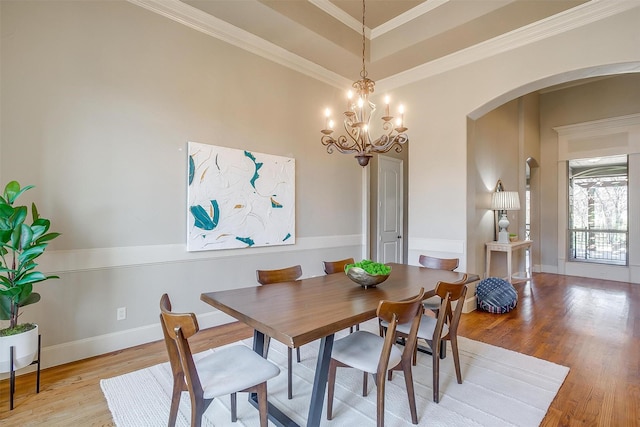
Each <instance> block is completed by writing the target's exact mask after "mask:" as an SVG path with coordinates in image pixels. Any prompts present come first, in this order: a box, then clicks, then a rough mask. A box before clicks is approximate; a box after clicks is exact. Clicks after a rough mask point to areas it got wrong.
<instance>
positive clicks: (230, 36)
mask: <svg viewBox="0 0 640 427" xmlns="http://www.w3.org/2000/svg"><path fill="white" fill-rule="evenodd" d="M128 1H129V2H130V3H132V4H135V5H138V6H140V7H143V8H145V9H147V10H150V11H153V12H155V13H158V14H160V15H162V16H165V17H167V18H169V19H172V20H174V21H176V22H179V23H182V24H184V25H187V26H189V27H191V28H193V29H195V30H197V31H201V32H203V33H205V34H207V35H210V36H212V37H215V38H217V39H219V40H222V41H225V42H227V43H229V44H232V45H234V46H237V47H239V48H241V49H244V50H246V51H248V52H251V53H254V54H256V55H258V56H261V57H263V58H266V59H268V60H270V61H273V62H276V63H278V64H280V65H283V66H285V67H288V68H291V69H293V70H295V71H298V72H301V73H303V74H305V75H308V76H309V77H312V78H314V79H316V80H319V81H322V82H324V83H326V84H329V85H331V86H334V87H336V88H344V87H349V86H350V85H351V83H352V82H351V80H350V79H348V78H346V77H343V76H341V75H339V74H337V73H335V72H333V71H330V70H328V69H326V68H324V67H322V66H320V65H318V64H316V63H313V62H311V61H309V60H307V59H304V58H302V57H300V56H298V55H296V54H294V53H291V52H289V51H287V50H285V49H283V48H281V47H279V46H277V45H275V44H273V43H271V42H268V41H266V40H264V39H261V38H260V37H257V36H255V35H253V34H251V33H249V32H247V31H245V30H242V29H240V28H238V27H236V26H234V25H231V24H229V23H228V22H225V21H223V20H221V19H219V18H216V17H214V16H211V15H209V14H207V13H205V12H203V11H201V10H199V9H197V8H194V7H192V6H190V5H188V4H186V3H183V2H181V1H179V0H128ZM311 1H312V2H313V3H314V4H315V5H316V6H317V5H318V4H322V5H326V3H329V2H328V1H325V0H311ZM434 1H435V2H436V3H442V2H443V1H446V0H434ZM426 3H431V2H426ZM438 5H439V4H438ZM425 7H426V6H425ZM436 7H437V6H436ZM637 7H640V2H638V1H635V0H591V1H589V2H587V3H584V4H582V5H580V6H577V7H575V8H573V9H570V10H567V11H565V12H562V13H559V14H557V15H554V16H552V17H549V18H546V19H543V20H541V21H538V22H535V23H532V24H530V25H527V26H525V27H522V28H519V29H517V30H514V31H511V32H509V33H506V34H503V35H501V36H498V37H495V38H493V39H491V40H487V41H485V42H482V43H479V44H477V45H474V46H471V47H468V48H466V49H463V50H460V51H458V52H455V53H452V54H450V55H447V56H444V57H442V58H439V59H436V60H434V61H431V62H428V63H425V64H422V65H419V66H417V67H414V68H412V69H410V70H407V71H403V72H401V73H398V74H395V75H393V76H390V77H387V78H384V79H379V80H378V81H377V82H376V85H377V86H378V89H379V90H382V91H387V90H392V89H395V88H397V87H400V86H404V85H407V84H411V83H414V82H416V81H419V80H423V79H425V78H429V77H432V76H434V75H437V74H441V73H444V72H447V71H450V70H453V69H455V68H458V67H461V66H464V65H468V64H470V63H473V62H475V61H478V60H481V59H486V58H488V57H491V56H494V55H497V54H500V53H503V52H507V51H509V50H513V49H516V48H519V47H522V46H525V45H527V44H530V43H534V42H536V41H539V40H543V39H546V38H548V37H552V36H555V35H557V34H561V33H563V32H566V31H569V30H573V29H575V28H579V27H581V26H584V25H587V24H590V23H593V22H595V21H598V20H600V19H604V18H607V17H609V16H613V15H616V14H620V13H623V12H626V11H628V10H630V9H633V8H637ZM414 9H418V10H414ZM414 9H412V10H410V11H407V12H405V14H407V13H409V15H408V16H413V17H415V16H418V15H417V14H418V13H420V12H421V13H426V11H425V10H424V9H420V6H417V7H416V8H414ZM328 13H329V12H328ZM332 15H333V13H332ZM334 16H335V15H334ZM400 16H402V15H400ZM408 16H407V17H405V18H403V19H407V18H408ZM350 18H351V19H353V18H352V17H350ZM411 19H413V18H411ZM354 21H355V20H354ZM383 25H386V24H383ZM383 25H381V26H379V27H377V28H376V29H375V31H374V34H375V33H376V32H377V31H383V30H384V28H383V29H382V30H378V29H379V28H380V27H383ZM395 25H396V26H397V25H399V24H398V23H396V24H395ZM394 28H395V27H394ZM386 31H389V30H386Z"/></svg>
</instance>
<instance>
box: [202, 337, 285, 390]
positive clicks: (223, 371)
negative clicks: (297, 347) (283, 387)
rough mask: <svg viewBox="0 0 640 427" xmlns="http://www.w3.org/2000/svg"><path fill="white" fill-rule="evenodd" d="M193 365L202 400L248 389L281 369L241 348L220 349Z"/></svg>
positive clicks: (254, 353) (236, 346) (271, 376)
mask: <svg viewBox="0 0 640 427" xmlns="http://www.w3.org/2000/svg"><path fill="white" fill-rule="evenodd" d="M195 364H196V370H197V371H198V377H199V378H200V383H201V384H202V388H203V391H204V398H205V399H213V398H216V397H219V396H225V395H227V394H231V393H235V392H237V391H239V390H244V389H247V388H249V387H251V386H254V385H256V384H260V383H262V382H264V381H267V380H268V379H271V378H273V377H275V376H277V375H278V374H279V373H280V368H278V367H277V366H276V365H274V364H273V363H271V362H269V361H268V360H266V359H264V358H263V357H262V356H260V355H259V354H258V353H256V352H255V351H253V350H251V349H250V348H249V347H245V346H243V345H234V346H231V347H225V348H222V349H220V350H217V351H215V352H214V353H212V354H208V355H206V356H204V357H202V358H200V359H198V360H195Z"/></svg>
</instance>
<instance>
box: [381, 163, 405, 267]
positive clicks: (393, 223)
mask: <svg viewBox="0 0 640 427" xmlns="http://www.w3.org/2000/svg"><path fill="white" fill-rule="evenodd" d="M402 167H403V164H402V160H399V159H394V158H393V157H386V156H378V239H377V240H378V246H377V254H378V262H382V263H387V262H397V263H402V261H403V257H402V247H403V245H402V238H403V236H402V226H403V223H402V216H403V215H402V202H403V199H402V190H403V189H402V186H403V183H402Z"/></svg>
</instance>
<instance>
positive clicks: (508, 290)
mask: <svg viewBox="0 0 640 427" xmlns="http://www.w3.org/2000/svg"><path fill="white" fill-rule="evenodd" d="M476 292H477V296H478V308H479V309H480V310H484V311H488V312H489V313H498V314H502V313H507V312H509V311H511V310H513V309H514V308H515V307H516V304H517V303H518V293H517V292H516V289H515V288H514V287H513V285H512V284H511V283H509V282H507V281H506V280H504V279H500V278H499V277H487V278H486V279H483V280H481V281H480V283H478V287H477V288H476Z"/></svg>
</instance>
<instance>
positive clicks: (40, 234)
mask: <svg viewBox="0 0 640 427" xmlns="http://www.w3.org/2000/svg"><path fill="white" fill-rule="evenodd" d="M30 188H33V185H28V186H26V187H24V188H20V184H19V183H18V182H17V181H11V182H10V183H8V184H7V186H6V187H5V189H4V193H3V194H2V197H0V320H8V321H9V326H8V327H7V328H4V329H0V349H1V351H0V372H8V371H9V370H10V357H9V348H10V347H11V346H13V347H14V349H15V355H14V369H20V368H22V367H24V366H27V365H29V364H30V363H31V362H32V361H33V359H34V357H35V355H36V353H37V350H38V349H37V347H38V345H37V343H38V326H37V325H35V324H33V323H23V324H19V323H18V318H19V316H20V315H21V308H22V307H24V306H26V305H29V304H33V303H36V302H38V301H40V294H38V293H36V292H33V284H34V283H37V282H42V281H44V280H47V279H54V278H55V279H57V278H58V276H46V275H45V274H43V273H41V272H39V271H35V268H36V267H37V266H38V264H36V263H35V259H36V258H38V257H39V256H40V255H42V253H43V252H44V250H45V249H46V247H47V245H48V244H49V242H50V241H51V240H53V239H55V238H56V237H58V236H59V235H60V233H49V232H48V231H49V227H50V225H51V223H50V221H49V220H48V219H46V218H42V217H40V215H39V214H38V209H37V208H36V205H35V203H32V204H31V217H32V222H31V225H29V224H27V223H26V221H27V216H28V213H29V212H28V208H27V206H20V205H16V200H17V199H18V197H20V196H21V195H22V194H23V193H24V192H25V191H27V190H29V189H30ZM5 353H6V354H5Z"/></svg>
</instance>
